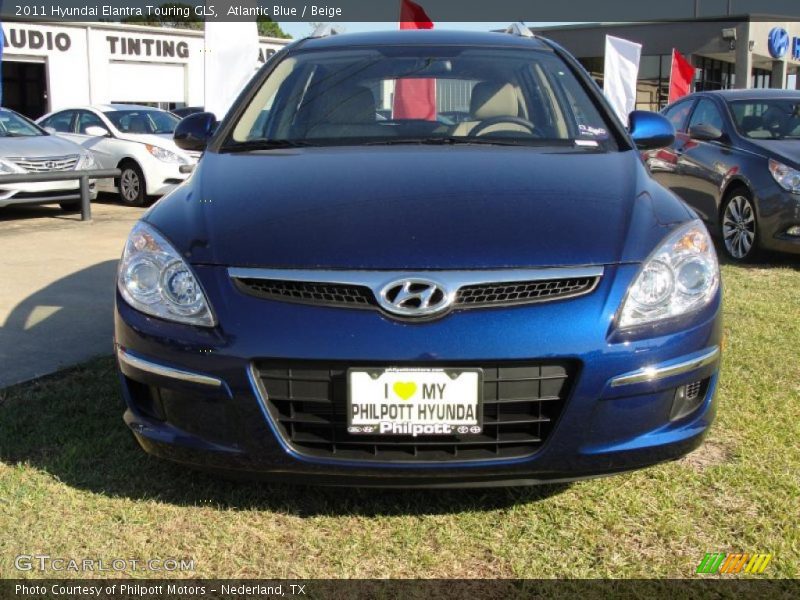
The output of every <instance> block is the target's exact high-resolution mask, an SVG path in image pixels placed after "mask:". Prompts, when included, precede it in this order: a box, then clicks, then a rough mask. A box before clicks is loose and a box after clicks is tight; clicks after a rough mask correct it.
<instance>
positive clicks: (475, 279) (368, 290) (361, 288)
mask: <svg viewBox="0 0 800 600" xmlns="http://www.w3.org/2000/svg"><path fill="white" fill-rule="evenodd" d="M603 272H604V269H603V267H602V266H585V267H552V268H539V269H495V270H473V271H461V270H454V271H388V270H387V271H359V270H354V271H345V270H341V271H340V270H323V269H307V270H306V269H260V268H239V267H231V268H229V269H228V275H229V276H230V277H231V279H232V280H233V282H234V285H236V287H237V288H238V289H239V290H240V291H242V292H243V293H246V294H249V295H253V296H257V297H261V298H266V299H270V300H279V301H284V302H300V303H304V304H316V305H322V306H340V307H344V308H361V309H373V310H378V309H380V308H381V306H380V304H381V303H380V301H379V300H378V299H379V298H380V294H381V291H382V290H383V289H384V288H385V286H387V285H389V284H390V283H392V282H394V281H397V280H398V279H408V280H412V279H427V280H433V281H435V282H436V283H438V284H440V285H441V286H442V288H443V289H444V290H446V293H447V294H448V295H451V296H452V298H453V302H452V305H451V307H450V308H451V310H459V309H478V308H492V307H498V306H510V305H521V304H532V303H536V302H547V301H555V300H561V299H565V298H574V297H577V296H582V295H585V294H589V293H591V292H592V291H594V289H595V288H596V287H597V285H598V284H599V282H600V278H601V277H602V276H603ZM443 314H446V313H443ZM443 314H440V315H436V316H443Z"/></svg>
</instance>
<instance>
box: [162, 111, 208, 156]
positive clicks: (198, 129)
mask: <svg viewBox="0 0 800 600" xmlns="http://www.w3.org/2000/svg"><path fill="white" fill-rule="evenodd" d="M216 128H217V117H215V116H214V115H213V114H212V113H208V112H201V113H195V114H193V115H189V116H188V117H186V118H185V119H182V120H181V122H180V123H178V126H177V127H176V128H175V133H174V135H173V136H172V137H173V139H174V140H175V144H176V145H177V146H178V148H181V149H183V150H189V151H196V152H202V151H203V150H205V149H206V146H207V145H208V140H210V139H211V136H212V135H214V130H215V129H216Z"/></svg>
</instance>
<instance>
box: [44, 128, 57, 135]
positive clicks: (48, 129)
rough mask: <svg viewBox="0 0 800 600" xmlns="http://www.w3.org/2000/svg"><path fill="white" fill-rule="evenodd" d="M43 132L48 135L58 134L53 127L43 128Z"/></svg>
mask: <svg viewBox="0 0 800 600" xmlns="http://www.w3.org/2000/svg"><path fill="white" fill-rule="evenodd" d="M44 130H45V131H46V132H47V133H49V134H50V135H55V134H57V133H58V131H57V130H56V128H55V127H45V128H44Z"/></svg>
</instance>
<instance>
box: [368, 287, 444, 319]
mask: <svg viewBox="0 0 800 600" xmlns="http://www.w3.org/2000/svg"><path fill="white" fill-rule="evenodd" d="M454 299H455V293H454V292H449V291H448V290H447V289H446V288H445V286H444V285H442V284H441V283H437V282H436V281H433V280H431V279H423V278H416V277H410V278H406V279H397V280H395V281H392V282H391V283H388V284H386V285H385V286H384V287H383V288H382V289H381V291H380V293H379V294H378V303H379V304H380V305H381V307H382V308H383V309H384V310H386V311H387V312H390V313H392V314H394V315H400V316H402V317H412V318H413V317H430V316H433V315H437V314H440V313H443V312H445V311H446V310H447V309H448V308H450V306H451V305H452V303H453V300H454Z"/></svg>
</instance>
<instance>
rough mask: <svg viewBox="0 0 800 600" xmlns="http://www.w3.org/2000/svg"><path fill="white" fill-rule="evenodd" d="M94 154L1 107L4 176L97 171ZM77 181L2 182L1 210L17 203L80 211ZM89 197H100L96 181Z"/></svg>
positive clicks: (1, 172)
mask: <svg viewBox="0 0 800 600" xmlns="http://www.w3.org/2000/svg"><path fill="white" fill-rule="evenodd" d="M96 168H97V164H96V163H95V161H94V157H93V156H92V154H91V152H88V151H87V150H84V149H83V148H81V147H80V146H78V145H77V144H74V143H72V142H70V141H69V140H64V139H61V138H59V137H56V136H54V135H50V134H49V133H48V132H46V131H45V130H44V129H42V128H41V127H39V126H37V125H36V124H35V123H34V122H33V121H30V120H28V119H27V118H25V117H23V116H22V115H20V114H18V113H16V112H14V111H13V110H9V109H7V108H0V175H17V174H23V173H35V174H38V173H46V172H50V171H77V170H79V169H96ZM79 186H80V184H79V182H78V180H77V179H73V180H68V181H45V182H39V183H0V208H3V207H6V206H12V205H15V204H50V203H58V204H59V205H61V208H63V209H64V210H70V211H72V210H79V209H80V191H79ZM89 196H90V198H92V199H94V198H95V197H97V190H96V187H95V182H93V181H91V182H90V183H89Z"/></svg>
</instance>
